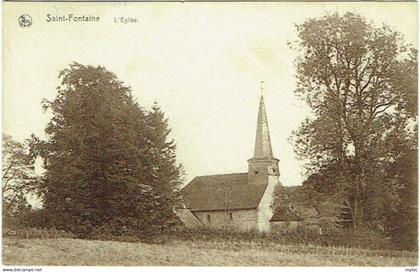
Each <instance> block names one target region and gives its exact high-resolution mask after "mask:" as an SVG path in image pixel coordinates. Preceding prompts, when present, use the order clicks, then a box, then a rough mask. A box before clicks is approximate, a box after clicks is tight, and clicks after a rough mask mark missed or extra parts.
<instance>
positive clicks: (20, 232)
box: [3, 228, 76, 239]
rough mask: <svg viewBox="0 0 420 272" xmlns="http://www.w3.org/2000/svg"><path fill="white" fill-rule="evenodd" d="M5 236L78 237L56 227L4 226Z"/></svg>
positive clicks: (21, 237) (30, 237) (31, 237)
mask: <svg viewBox="0 0 420 272" xmlns="http://www.w3.org/2000/svg"><path fill="white" fill-rule="evenodd" d="M3 237H13V238H20V239H34V238H38V239H57V238H76V236H75V235H74V234H72V233H68V232H65V231H62V230H57V229H55V228H50V229H46V228H44V229H41V228H20V229H11V228H3Z"/></svg>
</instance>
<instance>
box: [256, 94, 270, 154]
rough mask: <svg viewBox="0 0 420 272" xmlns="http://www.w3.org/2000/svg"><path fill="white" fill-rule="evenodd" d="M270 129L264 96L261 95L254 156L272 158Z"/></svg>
mask: <svg viewBox="0 0 420 272" xmlns="http://www.w3.org/2000/svg"><path fill="white" fill-rule="evenodd" d="M272 157H273V150H272V149H271V140H270V131H269V129H268V120H267V113H266V112H265V105H264V96H263V95H261V98H260V107H259V109H258V119H257V133H256V137H255V149H254V158H272Z"/></svg>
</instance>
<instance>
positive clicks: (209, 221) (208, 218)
mask: <svg viewBox="0 0 420 272" xmlns="http://www.w3.org/2000/svg"><path fill="white" fill-rule="evenodd" d="M210 223H211V219H210V214H208V215H207V224H210Z"/></svg>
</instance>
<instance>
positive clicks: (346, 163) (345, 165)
mask: <svg viewBox="0 0 420 272" xmlns="http://www.w3.org/2000/svg"><path fill="white" fill-rule="evenodd" d="M297 30H298V37H299V40H298V41H297V43H296V44H295V45H296V48H297V49H298V52H299V57H298V59H297V61H296V65H297V86H298V87H297V89H296V94H297V95H298V96H299V97H301V98H302V99H303V100H304V101H306V103H307V104H308V105H309V106H310V108H311V109H312V114H313V116H312V117H311V118H308V119H306V120H305V121H304V122H303V123H302V125H301V127H300V128H299V129H298V130H296V131H295V132H294V136H293V139H294V143H295V147H296V152H297V154H298V155H299V156H300V158H302V159H304V160H306V162H307V165H306V166H307V170H308V174H314V173H318V172H325V171H326V170H328V169H330V170H331V169H334V171H333V173H335V174H334V175H333V176H331V175H330V177H331V178H330V179H331V180H333V181H334V182H335V183H336V187H337V188H339V192H340V193H341V194H342V196H343V197H345V199H347V200H349V202H350V203H351V207H352V211H353V215H354V221H355V228H361V227H362V226H363V225H366V224H365V223H366V221H369V220H379V219H380V218H381V216H382V213H383V212H384V210H385V209H386V203H385V202H384V200H386V199H388V196H389V195H388V194H390V192H389V190H388V189H387V188H389V185H390V184H389V183H388V181H387V179H386V173H385V171H384V169H385V167H386V165H388V164H389V163H391V162H394V161H396V160H399V159H400V158H401V157H403V156H404V154H405V153H406V151H407V150H408V149H410V148H413V147H415V146H416V140H415V138H416V135H417V127H416V118H417V105H416V103H417V102H416V101H417V51H416V49H414V48H413V47H411V46H409V45H407V44H406V43H405V42H404V40H403V37H402V35H401V34H400V33H399V32H397V31H395V30H393V29H392V28H391V27H389V26H387V25H382V26H375V25H373V24H372V23H370V22H368V21H367V20H366V19H365V18H364V17H362V16H360V15H358V14H354V13H346V14H344V15H339V14H337V13H334V14H327V15H324V16H322V17H320V18H312V19H308V20H307V21H306V22H304V23H303V24H301V25H298V26H297ZM330 172H331V171H330Z"/></svg>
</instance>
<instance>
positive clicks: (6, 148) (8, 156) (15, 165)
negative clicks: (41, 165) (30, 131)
mask: <svg viewBox="0 0 420 272" xmlns="http://www.w3.org/2000/svg"><path fill="white" fill-rule="evenodd" d="M2 162H3V167H2V205H3V216H8V215H9V216H13V215H17V214H18V213H19V212H20V211H22V208H25V207H26V206H27V205H28V203H27V200H26V198H27V196H28V194H30V193H35V191H36V188H37V176H36V174H35V171H34V160H33V159H32V157H31V156H30V153H29V149H28V146H26V145H25V144H22V143H19V142H17V141H15V140H13V139H12V137H11V136H10V135H7V134H3V153H2Z"/></svg>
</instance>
